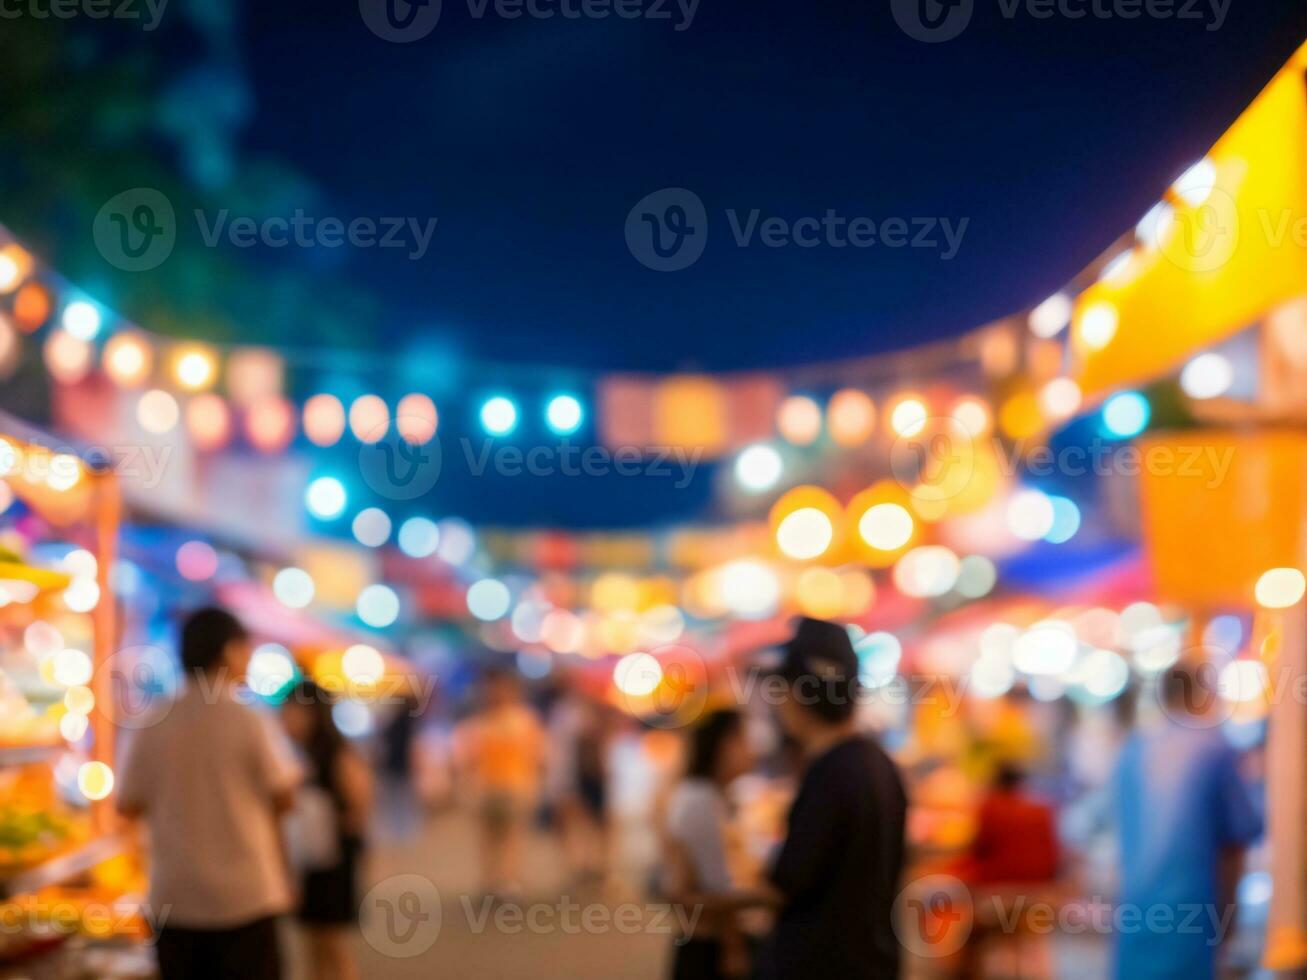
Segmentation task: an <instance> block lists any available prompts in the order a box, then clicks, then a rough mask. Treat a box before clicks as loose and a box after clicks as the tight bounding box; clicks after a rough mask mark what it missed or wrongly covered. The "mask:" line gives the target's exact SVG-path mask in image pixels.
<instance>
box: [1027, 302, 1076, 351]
mask: <svg viewBox="0 0 1307 980" xmlns="http://www.w3.org/2000/svg"><path fill="white" fill-rule="evenodd" d="M1071 308H1072V304H1071V297H1070V296H1068V295H1067V294H1066V293H1054V294H1053V295H1052V296H1050V297H1048V299H1046V300H1044V301H1043V302H1042V303H1040V304H1039V305H1038V306H1036V307H1035V308H1034V309H1033V310H1031V311H1030V318H1029V321H1028V322H1029V326H1030V332H1031V333H1032V334H1034V335H1035V336H1036V337H1039V338H1041V339H1043V340H1047V339H1049V338H1050V337H1056V336H1057V335H1058V334H1060V333H1061V332H1062V331H1063V330H1064V329H1065V328H1066V325H1067V323H1069V322H1070V320H1071Z"/></svg>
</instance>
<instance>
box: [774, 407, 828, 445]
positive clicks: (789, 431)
mask: <svg viewBox="0 0 1307 980" xmlns="http://www.w3.org/2000/svg"><path fill="white" fill-rule="evenodd" d="M776 431H778V432H779V433H780V434H781V436H782V437H783V438H784V439H785V440H786V441H787V442H789V443H791V444H792V445H795V446H810V445H812V444H813V443H814V442H816V441H817V437H818V436H819V435H821V408H820V407H819V406H818V405H817V403H816V402H815V401H813V400H812V399H811V398H809V397H807V396H806V395H791V396H790V397H788V398H786V399H785V400H784V401H783V402H781V404H780V408H778V409H777V411H776Z"/></svg>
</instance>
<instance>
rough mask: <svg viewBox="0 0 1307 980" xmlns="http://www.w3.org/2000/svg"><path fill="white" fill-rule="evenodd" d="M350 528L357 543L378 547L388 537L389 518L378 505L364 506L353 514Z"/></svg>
mask: <svg viewBox="0 0 1307 980" xmlns="http://www.w3.org/2000/svg"><path fill="white" fill-rule="evenodd" d="M350 530H351V531H353V533H354V540H355V541H357V542H358V543H359V544H361V545H366V546H367V547H369V548H380V547H381V546H382V545H383V544H385V543H386V540H387V539H388V538H389V537H390V518H389V517H388V516H387V515H386V512H385V511H384V510H382V509H381V508H380V507H366V508H364V509H363V510H361V511H359V512H358V513H357V514H355V515H354V521H353V523H352V524H351V525H350Z"/></svg>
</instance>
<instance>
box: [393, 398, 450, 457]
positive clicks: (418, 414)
mask: <svg viewBox="0 0 1307 980" xmlns="http://www.w3.org/2000/svg"><path fill="white" fill-rule="evenodd" d="M439 421H440V416H439V415H438V414H437V412H436V403H435V402H433V401H432V400H431V399H430V398H428V397H427V396H426V395H423V394H421V393H419V392H413V393H412V394H409V395H405V396H404V397H403V398H401V399H400V400H399V404H398V405H396V406H395V429H396V430H397V431H398V432H399V437H400V438H401V439H403V440H404V441H405V442H407V443H408V444H409V445H412V446H424V445H426V444H427V443H428V442H430V441H431V440H432V439H434V438H435V436H436V426H437V425H438V424H439Z"/></svg>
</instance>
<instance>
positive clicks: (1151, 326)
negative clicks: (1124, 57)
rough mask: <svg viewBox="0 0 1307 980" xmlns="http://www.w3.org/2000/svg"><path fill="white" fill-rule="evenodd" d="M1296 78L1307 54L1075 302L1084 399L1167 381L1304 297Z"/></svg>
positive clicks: (1303, 145)
mask: <svg viewBox="0 0 1307 980" xmlns="http://www.w3.org/2000/svg"><path fill="white" fill-rule="evenodd" d="M1304 70H1307V44H1304V45H1303V46H1302V47H1300V48H1299V49H1298V50H1297V52H1295V54H1294V56H1293V57H1292V58H1291V59H1289V62H1288V64H1286V65H1285V66H1284V67H1283V68H1281V69H1280V71H1279V72H1278V73H1277V74H1276V75H1275V77H1274V78H1273V79H1272V80H1271V82H1270V84H1268V85H1267V86H1266V88H1264V89H1263V90H1262V92H1261V93H1260V94H1259V95H1258V96H1257V98H1256V99H1255V100H1254V101H1253V103H1252V105H1250V106H1249V107H1248V108H1247V109H1246V110H1244V112H1243V114H1242V115H1241V116H1240V117H1239V118H1238V119H1237V120H1236V121H1235V123H1234V125H1233V126H1231V127H1230V129H1229V130H1227V131H1226V133H1225V135H1224V136H1222V137H1221V138H1220V140H1218V141H1217V143H1216V145H1215V146H1213V147H1212V149H1211V150H1210V151H1209V153H1208V154H1207V157H1206V158H1205V160H1204V162H1202V163H1200V164H1199V165H1198V166H1196V167H1195V168H1194V169H1193V170H1191V171H1189V172H1187V173H1186V175H1185V176H1184V177H1182V178H1180V179H1179V180H1178V181H1177V182H1176V184H1175V185H1174V186H1173V187H1171V188H1170V189H1169V190H1168V191H1167V193H1166V195H1165V196H1164V198H1163V203H1162V204H1161V205H1159V207H1158V208H1157V209H1155V211H1153V212H1150V216H1149V219H1148V220H1146V221H1145V222H1144V223H1143V227H1141V229H1140V240H1139V241H1138V242H1137V243H1136V244H1135V246H1134V248H1133V250H1132V251H1131V252H1130V257H1129V258H1128V259H1125V260H1122V263H1121V264H1120V265H1115V266H1114V267H1109V271H1108V272H1107V274H1105V275H1104V277H1103V278H1102V279H1101V280H1100V281H1099V282H1097V283H1095V284H1094V285H1093V286H1091V287H1089V288H1088V289H1087V290H1085V291H1084V292H1083V293H1082V294H1081V296H1080V298H1079V299H1078V301H1077V303H1076V309H1075V315H1074V318H1073V321H1072V330H1073V333H1072V343H1073V348H1074V350H1075V353H1076V355H1077V364H1078V369H1079V381H1080V385H1081V388H1082V389H1083V390H1084V391H1085V393H1086V394H1092V393H1096V392H1101V391H1103V390H1105V389H1109V388H1113V387H1118V386H1121V385H1127V384H1133V383H1137V382H1139V381H1143V380H1146V379H1149V378H1151V377H1155V376H1157V375H1159V374H1162V373H1165V372H1167V371H1169V370H1171V369H1173V368H1174V367H1175V366H1177V365H1178V364H1179V363H1180V362H1182V361H1183V360H1185V359H1186V358H1187V357H1188V355H1190V354H1191V353H1192V352H1194V351H1195V350H1198V349H1201V348H1203V347H1207V346H1209V345H1211V344H1213V343H1215V342H1217V341H1220V340H1222V339H1224V338H1225V337H1228V336H1230V335H1231V334H1233V333H1236V332H1237V331H1239V330H1240V329H1243V328H1244V327H1247V326H1248V325H1250V324H1251V323H1252V322H1254V321H1255V320H1257V319H1258V318H1260V317H1261V316H1262V315H1263V314H1265V313H1266V312H1267V311H1269V310H1270V309H1272V308H1273V307H1275V306H1276V305H1277V304H1279V303H1282V302H1284V301H1285V300H1287V299H1290V298H1292V297H1294V296H1297V295H1301V294H1303V293H1304V292H1307V83H1305V82H1304V75H1303V73H1304ZM1153 219H1156V220H1153ZM1150 225H1151V227H1150Z"/></svg>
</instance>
